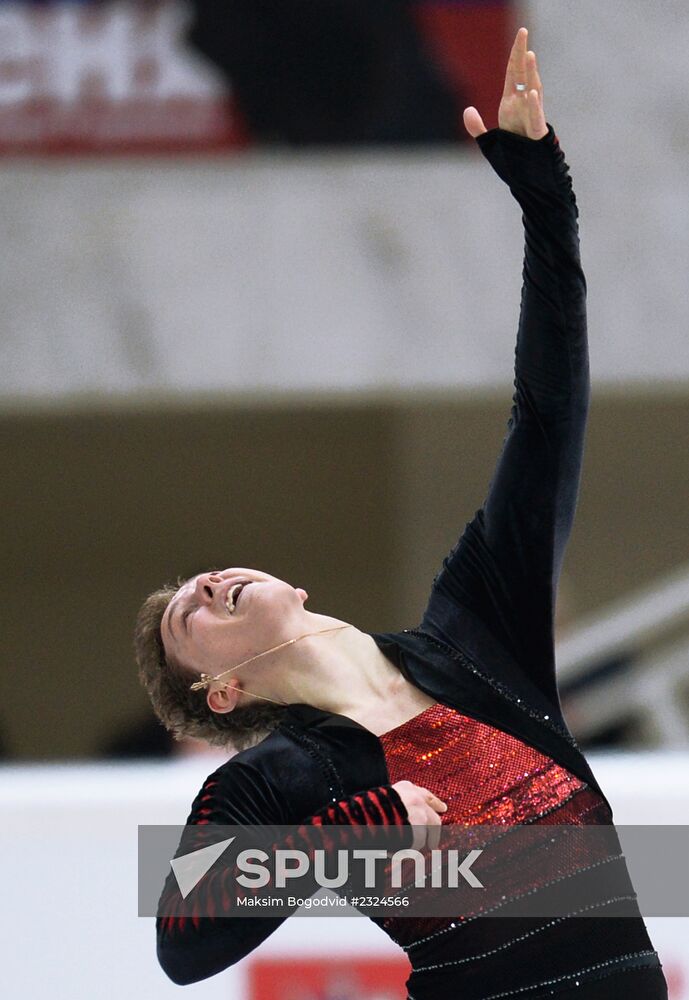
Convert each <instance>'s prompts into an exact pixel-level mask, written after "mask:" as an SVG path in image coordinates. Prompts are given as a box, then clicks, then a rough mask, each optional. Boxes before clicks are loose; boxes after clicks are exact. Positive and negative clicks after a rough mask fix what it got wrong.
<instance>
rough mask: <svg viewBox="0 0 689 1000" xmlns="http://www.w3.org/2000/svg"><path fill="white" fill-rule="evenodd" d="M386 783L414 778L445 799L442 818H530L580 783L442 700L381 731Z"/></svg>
mask: <svg viewBox="0 0 689 1000" xmlns="http://www.w3.org/2000/svg"><path fill="white" fill-rule="evenodd" d="M380 741H381V743H382V746H383V751H384V753H385V759H386V762H387V766H388V771H389V773H390V782H391V783H393V784H394V783H395V782H396V781H402V780H405V779H406V780H407V781H413V782H414V784H416V785H422V786H423V787H424V788H429V789H430V790H431V791H432V792H434V793H435V794H436V795H437V796H438V797H439V798H441V799H442V800H443V801H444V802H447V807H448V808H447V812H446V813H443V814H442V822H443V823H466V824H468V825H470V826H473V825H474V824H479V823H480V824H497V823H505V824H508V825H513V824H515V823H526V822H529V821H531V822H533V821H534V820H535V819H536V818H537V817H538V816H540V815H542V814H543V813H545V812H547V811H549V810H551V809H553V808H556V807H557V806H559V805H561V804H562V803H563V802H565V801H566V800H567V799H568V798H570V797H571V796H572V794H573V793H574V792H576V791H577V789H579V788H582V787H583V785H584V782H583V781H581V779H580V778H577V777H575V776H574V775H573V774H570V772H569V771H567V770H566V769H565V768H563V767H560V765H559V764H556V763H555V762H554V761H552V760H551V759H550V758H549V757H546V756H545V755H544V754H542V753H540V752H539V751H538V750H534V749H533V748H532V747H529V746H527V745H526V744H525V743H522V742H521V740H519V739H517V738H516V737H515V736H510V735H509V734H508V733H503V732H501V731H500V730H499V729H495V728H494V727H493V726H489V725H487V724H486V723H485V722H478V721H477V720H476V719H471V718H469V717H468V716H466V715H462V714H461V713H460V712H457V711H456V710H455V709H453V708H449V707H448V706H447V705H441V704H437V705H431V706H430V708H427V709H426V710H425V711H424V712H421V714H420V715H417V716H415V717H414V718H413V719H409V720H408V721H407V722H404V723H402V725H401V726H397V727H396V728H395V729H391V730H390V731H389V732H387V733H384V734H383V735H382V736H381V737H380Z"/></svg>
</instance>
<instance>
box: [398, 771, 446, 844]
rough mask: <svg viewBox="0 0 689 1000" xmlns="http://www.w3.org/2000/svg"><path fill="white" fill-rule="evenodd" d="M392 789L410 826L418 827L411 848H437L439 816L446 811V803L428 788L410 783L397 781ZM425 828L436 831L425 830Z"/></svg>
mask: <svg viewBox="0 0 689 1000" xmlns="http://www.w3.org/2000/svg"><path fill="white" fill-rule="evenodd" d="M392 787H393V788H394V789H395V791H396V792H397V794H398V795H399V797H400V798H401V799H402V802H404V806H405V808H406V810H407V815H408V818H409V822H410V824H411V825H412V826H416V827H419V829H418V830H415V831H414V842H413V844H412V848H413V849H414V850H416V851H418V850H420V849H421V848H422V847H423V846H424V844H426V845H427V846H428V847H432V846H436V847H437V845H438V843H439V842H440V823H441V820H440V815H439V814H440V813H444V812H446V811H447V803H445V802H443V801H442V799H439V798H438V796H437V795H434V794H433V792H431V791H430V790H429V789H428V788H423V786H421V785H415V784H414V783H413V782H411V781H398V782H396V783H395V784H394V785H393V786H392ZM426 827H434V828H437V829H433V830H427V829H426Z"/></svg>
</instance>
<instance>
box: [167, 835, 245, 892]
mask: <svg viewBox="0 0 689 1000" xmlns="http://www.w3.org/2000/svg"><path fill="white" fill-rule="evenodd" d="M233 840H236V837H230V838H229V840H221V841H220V842H219V843H217V844H211V845H210V847H202V848H201V849H200V850H198V851H192V852H191V853H190V854H182V855H181V856H180V857H179V858H173V859H172V861H171V862H170V867H171V868H172V870H173V872H174V874H175V878H176V879H177V885H178V886H179V891H180V892H181V893H182V899H186V898H187V896H188V895H189V893H190V892H191V890H192V889H193V888H194V886H196V885H198V883H199V882H200V881H201V879H202V878H203V876H204V875H205V874H206V872H207V871H208V869H209V868H212V866H213V865H214V864H215V862H216V861H217V860H218V858H219V857H220V855H221V854H222V853H223V852H224V851H225V850H226V849H227V848H228V847H229V846H230V844H231V843H232V841H233Z"/></svg>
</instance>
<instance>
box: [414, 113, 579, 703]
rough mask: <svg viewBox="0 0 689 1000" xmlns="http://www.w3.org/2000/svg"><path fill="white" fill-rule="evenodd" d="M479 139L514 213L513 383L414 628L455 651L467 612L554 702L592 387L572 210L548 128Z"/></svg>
mask: <svg viewBox="0 0 689 1000" xmlns="http://www.w3.org/2000/svg"><path fill="white" fill-rule="evenodd" d="M477 142H478V145H479V147H480V149H481V152H482V153H483V155H484V156H485V157H486V159H487V160H488V161H489V163H490V164H491V166H492V167H493V169H494V170H495V172H496V173H497V174H498V176H499V177H500V178H501V179H502V180H503V181H504V182H505V183H506V184H507V185H508V186H509V188H510V191H511V192H512V195H513V196H514V198H515V199H516V200H517V202H518V203H519V205H520V206H521V208H522V211H523V216H522V221H523V224H524V229H525V252H524V265H523V275H522V276H523V286H522V296H521V312H520V317H519V327H518V332H517V343H516V350H515V367H514V389H515V391H514V395H513V397H512V404H513V405H512V409H511V415H510V418H509V420H508V423H507V433H506V435H505V437H504V439H503V444H502V449H501V453H500V456H499V458H498V462H497V466H496V468H495V470H494V473H493V477H492V479H491V481H490V484H489V487H488V492H487V496H486V499H485V501H484V503H483V506H482V507H481V508H480V509H479V510H477V511H476V513H475V516H474V518H473V520H472V521H470V522H469V523H467V524H466V526H465V529H464V532H463V534H462V536H461V537H460V539H459V541H458V543H457V545H456V546H455V548H454V549H453V550H452V551H451V552H450V554H449V555H448V557H447V558H446V559H445V560H444V562H443V565H442V569H441V571H440V573H439V574H438V576H437V577H436V578H435V580H434V583H433V589H432V592H431V596H430V600H429V603H428V606H427V608H426V612H425V615H424V619H423V622H422V626H421V627H422V629H424V630H425V631H427V632H430V633H431V634H434V635H436V636H437V637H438V638H441V639H443V641H445V642H447V643H449V644H450V645H453V646H455V647H456V646H457V645H458V643H461V633H462V616H463V615H466V613H467V611H468V612H469V613H470V614H471V615H472V616H474V618H475V619H477V620H479V621H480V622H481V623H482V626H483V627H485V628H486V629H488V630H489V632H490V634H491V636H492V637H493V638H494V639H497V641H498V642H499V643H501V644H502V646H503V647H505V649H506V650H507V651H508V653H509V654H510V655H511V657H512V658H513V660H514V661H515V662H516V663H517V664H518V665H519V667H520V669H521V670H523V671H524V672H525V673H526V674H527V676H528V678H529V679H530V681H532V682H533V683H534V684H535V685H536V686H537V687H538V688H539V689H540V691H541V692H542V693H543V694H545V695H546V697H548V698H549V699H550V700H552V701H554V702H555V704H558V702H557V688H556V680H555V654H554V635H553V627H554V626H553V617H554V603H555V595H556V588H557V582H558V578H559V574H560V569H561V565H562V559H563V555H564V550H565V545H566V543H567V540H568V538H569V534H570V530H571V527H572V521H573V517H574V512H575V507H576V502H577V495H578V489H579V479H580V470H581V462H582V453H583V447H584V436H585V428H586V419H587V413H588V404H589V392H590V383H589V360H588V343H587V329H586V280H585V277H584V274H583V271H582V269H581V264H580V257H579V233H578V223H577V219H578V216H579V212H578V208H577V204H576V199H575V196H574V192H573V190H572V181H571V177H570V176H569V167H568V165H567V164H566V163H565V159H564V154H563V153H562V150H561V148H560V145H559V141H558V138H557V136H556V135H555V132H554V129H553V127H552V125H550V124H549V125H548V134H547V135H546V136H544V137H543V138H542V139H539V140H534V139H527V138H523V137H521V136H517V135H515V134H513V133H511V132H507V131H504V130H503V129H499V128H495V129H491V130H490V131H488V132H486V133H484V134H483V135H482V136H479V138H478V139H477ZM439 594H442V595H443V598H442V599H439V598H438V595H439Z"/></svg>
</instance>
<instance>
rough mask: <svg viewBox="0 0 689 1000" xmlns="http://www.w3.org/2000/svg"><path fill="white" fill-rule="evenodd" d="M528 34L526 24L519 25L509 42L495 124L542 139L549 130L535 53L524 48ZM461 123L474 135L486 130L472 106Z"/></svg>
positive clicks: (507, 130)
mask: <svg viewBox="0 0 689 1000" xmlns="http://www.w3.org/2000/svg"><path fill="white" fill-rule="evenodd" d="M528 34H529V32H528V30H527V29H526V28H520V29H519V31H518V32H517V35H516V38H515V39H514V44H513V45H512V51H511V52H510V58H509V61H508V63H507V73H506V74H505V88H504V90H503V92H502V100H501V101H500V107H499V108H498V127H499V128H502V129H505V131H506V132H514V133H515V134H516V135H523V136H524V137H525V138H527V139H542V138H543V137H544V136H545V135H547V134H548V126H547V124H546V120H545V113H544V111H543V86H542V84H541V78H540V76H539V75H538V66H537V64H536V53H535V52H532V51H528V52H527V49H526V42H527V38H528ZM515 83H525V84H526V90H522V91H519V90H517V88H516V87H515ZM464 126H465V128H466V130H467V132H468V133H469V135H470V136H471V137H472V138H473V139H476V138H477V137H478V136H479V135H483V133H484V132H487V131H488V130H487V128H486V126H485V125H484V124H483V119H482V118H481V115H480V114H479V113H478V111H477V110H476V108H474V107H469V108H465V109H464Z"/></svg>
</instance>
